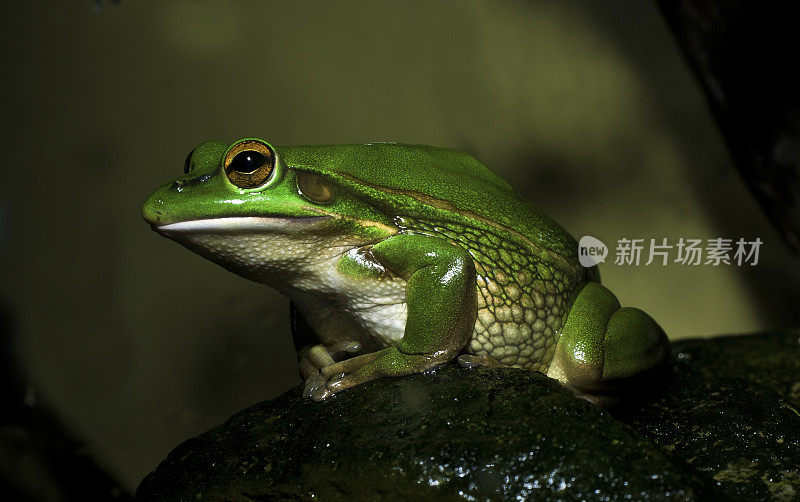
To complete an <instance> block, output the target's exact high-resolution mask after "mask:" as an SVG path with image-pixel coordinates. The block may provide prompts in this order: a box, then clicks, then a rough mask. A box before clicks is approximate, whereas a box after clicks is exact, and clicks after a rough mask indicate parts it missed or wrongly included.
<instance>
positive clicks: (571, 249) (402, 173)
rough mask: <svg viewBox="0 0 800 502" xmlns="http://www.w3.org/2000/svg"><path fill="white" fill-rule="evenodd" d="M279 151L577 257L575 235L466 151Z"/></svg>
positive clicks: (394, 147)
mask: <svg viewBox="0 0 800 502" xmlns="http://www.w3.org/2000/svg"><path fill="white" fill-rule="evenodd" d="M276 150H277V151H278V154H279V155H280V156H281V158H282V160H283V162H284V163H285V164H286V165H288V166H290V167H307V168H311V169H312V170H315V171H322V172H331V171H332V174H340V175H343V176H345V177H346V178H350V179H358V180H361V181H364V182H366V183H367V184H369V185H373V186H378V187H385V188H388V189H392V190H397V191H404V192H409V191H411V192H416V193H418V194H422V195H424V196H428V197H433V198H435V199H439V200H443V201H446V202H449V203H450V204H452V205H453V206H455V207H456V208H457V209H458V210H460V211H462V212H465V211H469V212H472V213H475V214H477V215H479V216H481V217H483V218H485V219H488V220H491V221H494V222H497V223H500V224H501V225H504V226H507V227H510V228H512V229H514V230H516V231H517V232H519V233H521V234H522V235H524V236H525V237H527V238H528V239H530V240H532V241H534V242H535V243H537V244H539V245H540V246H542V247H543V248H545V249H548V250H550V251H553V252H556V253H557V254H559V255H560V256H562V257H565V258H572V259H574V260H576V261H577V244H576V242H575V240H574V239H573V238H572V236H570V235H569V234H568V233H567V232H566V231H565V230H564V229H563V228H562V227H561V226H560V225H558V223H556V222H555V221H554V220H553V219H551V218H550V217H549V216H547V215H545V214H544V213H542V212H541V211H539V210H538V209H537V208H536V207H535V206H534V205H533V204H531V203H530V202H528V201H526V200H525V199H523V198H522V197H521V196H520V195H519V194H518V193H517V192H516V190H514V189H513V188H512V187H511V185H509V184H508V183H507V182H506V181H505V180H504V179H502V178H501V177H499V176H498V175H497V174H495V173H494V172H492V171H491V170H490V169H489V168H488V167H486V166H485V165H484V164H482V163H481V162H479V161H478V160H477V159H475V158H474V157H472V156H470V155H468V154H466V153H464V152H460V151H458V150H451V149H447V148H437V147H432V146H427V145H406V144H395V143H370V144H346V145H307V146H306V145H303V146H282V147H276Z"/></svg>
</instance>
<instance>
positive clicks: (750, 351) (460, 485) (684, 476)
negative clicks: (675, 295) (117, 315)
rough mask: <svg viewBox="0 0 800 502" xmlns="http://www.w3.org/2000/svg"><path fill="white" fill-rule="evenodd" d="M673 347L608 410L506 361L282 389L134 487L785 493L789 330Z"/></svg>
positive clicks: (280, 492) (301, 492) (161, 490)
mask: <svg viewBox="0 0 800 502" xmlns="http://www.w3.org/2000/svg"><path fill="white" fill-rule="evenodd" d="M673 353H674V367H675V374H674V376H673V377H672V378H671V379H670V380H669V382H667V383H666V385H665V388H664V389H663V391H662V392H661V393H660V395H658V396H652V397H651V398H650V401H649V402H646V403H639V404H637V405H632V406H629V407H627V408H625V409H617V410H615V411H614V412H613V414H612V413H609V412H606V411H603V410H600V409H598V408H596V407H594V406H593V405H591V404H589V403H587V402H585V401H582V400H579V399H576V398H574V397H572V395H571V394H570V393H569V391H567V390H565V389H563V388H562V387H561V386H560V385H559V384H558V383H557V382H555V381H553V380H550V379H548V378H546V377H545V376H543V375H541V374H538V373H533V372H527V371H522V370H513V369H477V370H465V369H462V368H459V367H458V366H455V365H452V366H448V367H445V368H442V369H441V370H439V371H437V372H435V373H431V374H425V375H414V376H410V377H406V378H395V379H382V380H377V381H374V382H371V383H369V384H366V385H363V386H360V387H357V388H354V389H351V390H348V391H346V392H344V393H342V394H340V395H338V396H336V398H334V399H333V400H330V401H328V402H324V403H315V402H311V401H308V400H303V399H301V397H300V389H294V390H292V391H290V392H287V393H286V394H284V395H283V396H280V397H278V398H276V399H273V400H271V401H267V402H264V403H260V404H258V405H255V406H253V407H251V408H248V409H247V410H244V411H242V412H240V413H238V414H237V415H235V416H233V417H232V418H231V419H230V420H228V422H226V423H225V424H223V425H221V426H219V427H217V428H215V429H212V430H211V431H209V432H207V433H205V434H203V435H201V436H199V437H197V438H194V439H190V440H188V441H186V442H184V443H183V444H182V445H180V446H178V447H177V448H176V449H175V450H173V451H172V452H171V453H170V455H169V456H168V457H167V459H166V460H165V461H164V462H162V463H161V464H160V465H159V466H158V468H156V470H155V471H154V472H153V473H151V474H150V475H148V476H147V477H146V478H145V479H144V481H142V484H141V485H140V486H139V489H138V491H137V494H136V499H137V500H343V499H348V500H515V499H522V500H524V499H527V498H533V499H551V500H552V499H556V500H557V499H569V500H574V499H588V500H616V499H620V500H622V499H633V500H641V499H652V500H665V499H666V500H709V499H712V500H713V499H719V500H736V499H739V500H768V499H774V500H795V499H797V497H798V496H800V473H799V472H798V469H799V468H800V467H799V466H800V453H799V452H800V413H798V407H799V405H798V397H799V396H798V394H800V333H799V332H796V331H792V332H782V333H771V334H763V335H750V336H743V337H722V338H716V339H712V340H689V341H684V342H678V343H676V344H675V347H674V350H673Z"/></svg>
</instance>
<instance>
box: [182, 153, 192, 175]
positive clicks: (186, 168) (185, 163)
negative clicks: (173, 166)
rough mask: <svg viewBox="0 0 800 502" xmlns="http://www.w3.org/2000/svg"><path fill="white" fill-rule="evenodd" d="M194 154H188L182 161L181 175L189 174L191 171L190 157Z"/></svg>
mask: <svg viewBox="0 0 800 502" xmlns="http://www.w3.org/2000/svg"><path fill="white" fill-rule="evenodd" d="M193 154H194V150H192V151H191V152H189V155H187V156H186V160H184V161H183V174H189V171H191V170H192V155H193Z"/></svg>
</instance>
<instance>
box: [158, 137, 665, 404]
mask: <svg viewBox="0 0 800 502" xmlns="http://www.w3.org/2000/svg"><path fill="white" fill-rule="evenodd" d="M143 215H144V218H145V220H146V221H147V222H148V223H150V225H152V228H153V229H154V230H155V231H157V232H158V233H159V234H161V235H163V236H165V237H168V238H170V239H173V240H175V241H177V242H178V243H180V244H182V245H184V246H186V247H187V248H189V249H190V250H192V251H194V252H195V253H198V254H199V255H201V256H203V257H205V258H208V259H210V260H211V261H214V262H216V263H218V264H219V265H221V266H223V267H224V268H226V269H228V270H230V271H232V272H234V273H236V274H238V275H240V276H242V277H245V278H247V279H251V280H254V281H257V282H259V283H263V284H266V285H268V286H271V287H273V288H275V289H277V290H278V291H280V292H281V293H283V294H284V295H286V296H287V297H288V298H289V299H290V300H291V303H290V305H291V308H290V310H291V317H292V319H291V321H292V322H291V325H292V333H293V336H294V340H295V344H296V346H297V349H298V355H299V366H300V373H301V376H302V378H303V380H304V382H305V392H304V393H305V395H306V396H307V397H311V398H313V399H315V400H323V399H326V398H328V397H330V396H333V395H335V394H336V393H338V392H341V391H343V390H345V389H348V388H351V387H353V386H355V385H359V384H362V383H364V382H368V381H370V380H373V379H376V378H380V377H390V376H402V375H409V374H413V373H420V372H424V371H427V370H431V369H433V368H436V367H439V366H441V365H444V364H446V363H448V362H450V361H453V360H456V359H457V360H458V361H459V362H460V363H461V364H462V365H464V366H475V365H488V366H501V365H502V366H511V367H515V368H524V369H528V370H534V371H540V372H542V373H545V374H546V375H548V376H550V377H552V378H556V379H558V380H560V381H561V382H563V383H564V384H566V385H568V386H569V387H570V388H572V389H573V390H574V392H575V393H576V394H578V395H580V396H583V397H586V398H587V399H590V400H593V401H595V402H598V403H600V402H601V401H602V399H603V397H604V396H608V395H615V394H620V393H624V391H625V390H626V389H628V388H630V387H631V386H632V385H633V384H634V383H641V382H642V381H643V379H642V377H644V376H646V375H649V374H651V373H653V372H655V371H657V370H659V369H660V368H663V367H664V363H665V361H666V359H667V355H668V352H669V350H668V349H669V342H668V338H667V337H666V335H665V334H664V332H663V330H662V329H661V328H660V327H659V325H658V324H657V323H656V322H655V321H654V320H653V319H652V318H651V317H650V316H649V315H647V314H646V313H644V312H643V311H641V310H639V309H636V308H630V307H625V308H621V306H620V303H619V301H618V300H617V299H616V297H615V296H614V295H613V294H612V293H611V292H610V291H609V290H608V289H606V288H605V287H603V286H602V285H601V284H600V277H599V274H598V271H597V267H596V266H594V267H590V268H585V267H583V266H581V264H580V262H579V260H578V245H577V243H576V241H575V240H574V239H573V237H572V236H570V235H569V234H568V233H567V232H566V231H565V230H564V229H563V228H562V227H561V226H560V225H559V224H558V223H556V222H555V221H554V220H553V219H551V218H550V217H548V216H547V215H545V214H544V213H542V212H541V211H540V210H538V209H537V208H536V207H535V206H534V205H533V204H531V203H530V202H528V201H526V200H525V199H523V198H522V197H521V196H520V195H519V194H518V193H517V192H516V191H515V190H514V189H513V188H512V187H511V186H510V185H509V184H508V183H507V182H506V181H504V180H503V179H502V178H501V177H499V176H498V175H497V174H495V173H494V172H492V171H491V170H490V169H489V168H488V167H486V166H485V165H484V164H482V163H481V162H479V161H478V160H476V159H475V158H473V157H472V156H470V155H468V154H466V153H463V152H460V151H456V150H451V149H446V148H436V147H432V146H425V145H408V144H396V143H369V144H343V145H310V146H273V145H270V144H269V143H267V142H266V141H263V140H261V139H256V138H247V139H242V140H239V141H236V142H234V143H233V144H227V143H223V142H220V141H207V142H205V143H202V144H201V145H199V146H198V147H197V148H195V149H194V150H193V151H192V152H190V154H189V156H188V157H187V159H186V163H185V166H184V175H183V176H181V177H179V178H177V179H175V180H173V181H169V182H167V183H165V184H164V185H163V186H161V188H159V189H158V190H157V191H156V192H155V193H154V194H153V195H152V196H150V198H149V199H148V200H147V202H146V203H145V204H144V208H143Z"/></svg>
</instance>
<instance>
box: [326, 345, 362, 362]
mask: <svg viewBox="0 0 800 502" xmlns="http://www.w3.org/2000/svg"><path fill="white" fill-rule="evenodd" d="M325 349H326V350H327V351H328V354H330V356H331V357H332V358H333V359H334V361H341V360H342V359H343V358H345V357H348V356H352V355H353V354H357V353H358V352H361V342H357V341H355V340H342V341H341V342H336V343H332V344H330V345H328V346H327V347H325Z"/></svg>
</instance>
